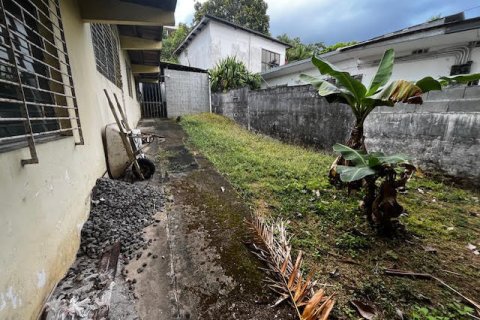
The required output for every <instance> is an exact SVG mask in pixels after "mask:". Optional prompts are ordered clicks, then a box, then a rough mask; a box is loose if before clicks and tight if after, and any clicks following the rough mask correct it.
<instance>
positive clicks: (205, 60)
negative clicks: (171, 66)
mask: <svg viewBox="0 0 480 320" xmlns="http://www.w3.org/2000/svg"><path fill="white" fill-rule="evenodd" d="M211 26H212V24H211V23H208V24H207V25H206V26H205V27H204V28H203V29H202V32H200V33H199V34H198V35H197V36H196V37H195V38H194V40H193V41H192V42H190V44H189V46H188V47H187V48H185V49H184V50H183V51H182V53H181V54H180V55H179V57H178V61H179V63H180V64H181V65H184V66H189V67H195V68H200V69H210V68H211V67H212V66H213V65H214V63H213V61H214V58H213V57H212V43H211V42H212V41H211Z"/></svg>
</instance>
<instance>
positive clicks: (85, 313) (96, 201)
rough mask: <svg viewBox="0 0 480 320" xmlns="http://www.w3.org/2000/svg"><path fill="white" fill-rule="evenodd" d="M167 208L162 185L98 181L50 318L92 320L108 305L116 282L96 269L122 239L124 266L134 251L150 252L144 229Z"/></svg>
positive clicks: (53, 302) (50, 312)
mask: <svg viewBox="0 0 480 320" xmlns="http://www.w3.org/2000/svg"><path fill="white" fill-rule="evenodd" d="M163 205H164V195H163V193H162V192H161V191H160V190H159V188H158V187H154V186H148V185H145V184H143V183H136V184H132V183H128V182H124V181H119V180H111V179H106V178H102V179H98V180H97V184H96V186H95V188H94V189H93V191H92V207H91V210H90V217H89V218H88V221H87V222H86V223H85V224H84V226H83V229H82V239H81V243H80V250H79V251H78V253H77V259H76V261H75V263H74V264H73V265H72V267H71V268H70V269H69V271H68V272H67V275H66V276H65V277H64V279H63V280H62V281H61V282H60V283H59V284H58V286H57V288H56V289H55V292H54V293H53V294H52V296H51V298H50V300H49V302H48V303H47V306H48V310H49V312H48V317H47V319H48V320H57V319H66V318H69V319H70V317H72V318H75V319H92V318H94V315H95V314H96V313H98V312H99V311H101V310H102V308H105V305H107V306H108V305H109V303H110V299H111V295H112V290H113V287H114V285H115V283H112V282H111V278H110V277H109V276H108V275H107V274H106V273H102V271H100V270H99V269H98V266H99V260H100V258H101V256H102V254H103V253H104V252H105V251H107V250H108V249H110V248H111V246H112V245H113V244H114V243H115V242H117V241H120V245H121V252H122V253H123V256H124V257H125V259H124V261H123V262H124V263H128V260H131V259H132V257H133V256H134V255H135V254H136V252H135V251H137V250H139V249H146V248H147V247H148V245H149V243H148V242H147V241H146V240H145V238H144V235H143V232H142V231H143V229H144V228H145V227H146V226H148V225H150V224H152V223H154V222H155V221H154V218H153V215H154V214H155V213H156V212H158V211H161V210H162V207H163ZM119 263H120V264H121V263H122V262H119Z"/></svg>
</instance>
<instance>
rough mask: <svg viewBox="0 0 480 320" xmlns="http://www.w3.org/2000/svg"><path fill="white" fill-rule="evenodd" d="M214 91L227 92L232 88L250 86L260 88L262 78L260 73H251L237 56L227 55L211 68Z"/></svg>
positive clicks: (253, 88)
mask: <svg viewBox="0 0 480 320" xmlns="http://www.w3.org/2000/svg"><path fill="white" fill-rule="evenodd" d="M209 74H210V77H211V87H212V92H226V91H228V90H231V89H237V88H243V87H249V88H250V89H252V90H255V89H259V88H260V85H261V83H262V78H261V76H260V75H259V74H258V73H251V72H249V71H248V70H247V67H245V65H244V64H243V62H242V61H240V60H237V58H236V57H227V58H225V59H223V60H221V61H220V62H218V63H217V65H216V66H215V67H214V68H213V69H211V70H209Z"/></svg>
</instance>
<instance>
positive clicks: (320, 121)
mask: <svg viewBox="0 0 480 320" xmlns="http://www.w3.org/2000/svg"><path fill="white" fill-rule="evenodd" d="M212 108H213V112H216V113H218V114H223V115H225V116H227V117H229V118H232V119H234V120H235V121H236V122H238V123H240V124H242V125H243V126H245V127H247V128H249V129H251V130H254V131H258V132H261V133H265V134H267V135H270V136H273V137H276V138H279V139H282V140H284V141H287V142H292V143H297V144H303V145H310V146H314V147H316V148H319V149H325V150H327V151H330V150H331V148H332V146H333V145H334V144H335V143H337V142H340V143H343V142H345V141H346V139H347V138H348V135H349V133H350V129H351V127H352V124H353V123H354V116H353V114H352V112H351V110H350V108H349V107H348V106H346V105H340V104H329V103H328V102H327V101H326V100H325V99H324V98H321V97H320V96H318V94H317V93H316V91H315V90H314V89H313V88H312V87H311V86H290V87H287V86H283V87H276V88H270V89H264V90H258V91H250V90H248V89H246V88H245V89H238V90H232V91H230V92H227V93H221V94H214V95H213V96H212ZM365 136H366V145H367V148H368V150H370V151H382V152H385V153H405V154H407V155H409V156H410V157H411V158H412V159H413V160H414V162H415V163H416V164H417V165H418V166H419V167H420V168H422V169H423V170H426V171H430V172H434V173H439V174H443V175H446V176H451V177H455V178H457V179H459V180H464V181H467V182H470V183H473V184H475V185H477V186H480V166H478V165H477V163H478V160H477V159H478V156H479V155H480V87H478V86H474V87H458V88H452V89H447V90H444V91H442V92H430V93H429V94H426V95H425V96H424V104H423V105H420V106H415V105H403V104H399V105H397V106H395V107H394V108H389V107H380V108H377V109H376V110H375V111H374V112H373V113H372V114H370V115H369V117H368V118H367V121H366V123H365Z"/></svg>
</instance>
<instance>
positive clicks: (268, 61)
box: [261, 48, 281, 72]
mask: <svg viewBox="0 0 480 320" xmlns="http://www.w3.org/2000/svg"><path fill="white" fill-rule="evenodd" d="M272 57H273V60H272ZM276 58H278V62H277V63H272V62H273V61H276ZM280 58H281V55H280V53H276V52H273V51H270V50H267V49H263V48H262V56H261V63H262V72H266V71H268V70H270V69H272V68H275V67H279V66H280Z"/></svg>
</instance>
